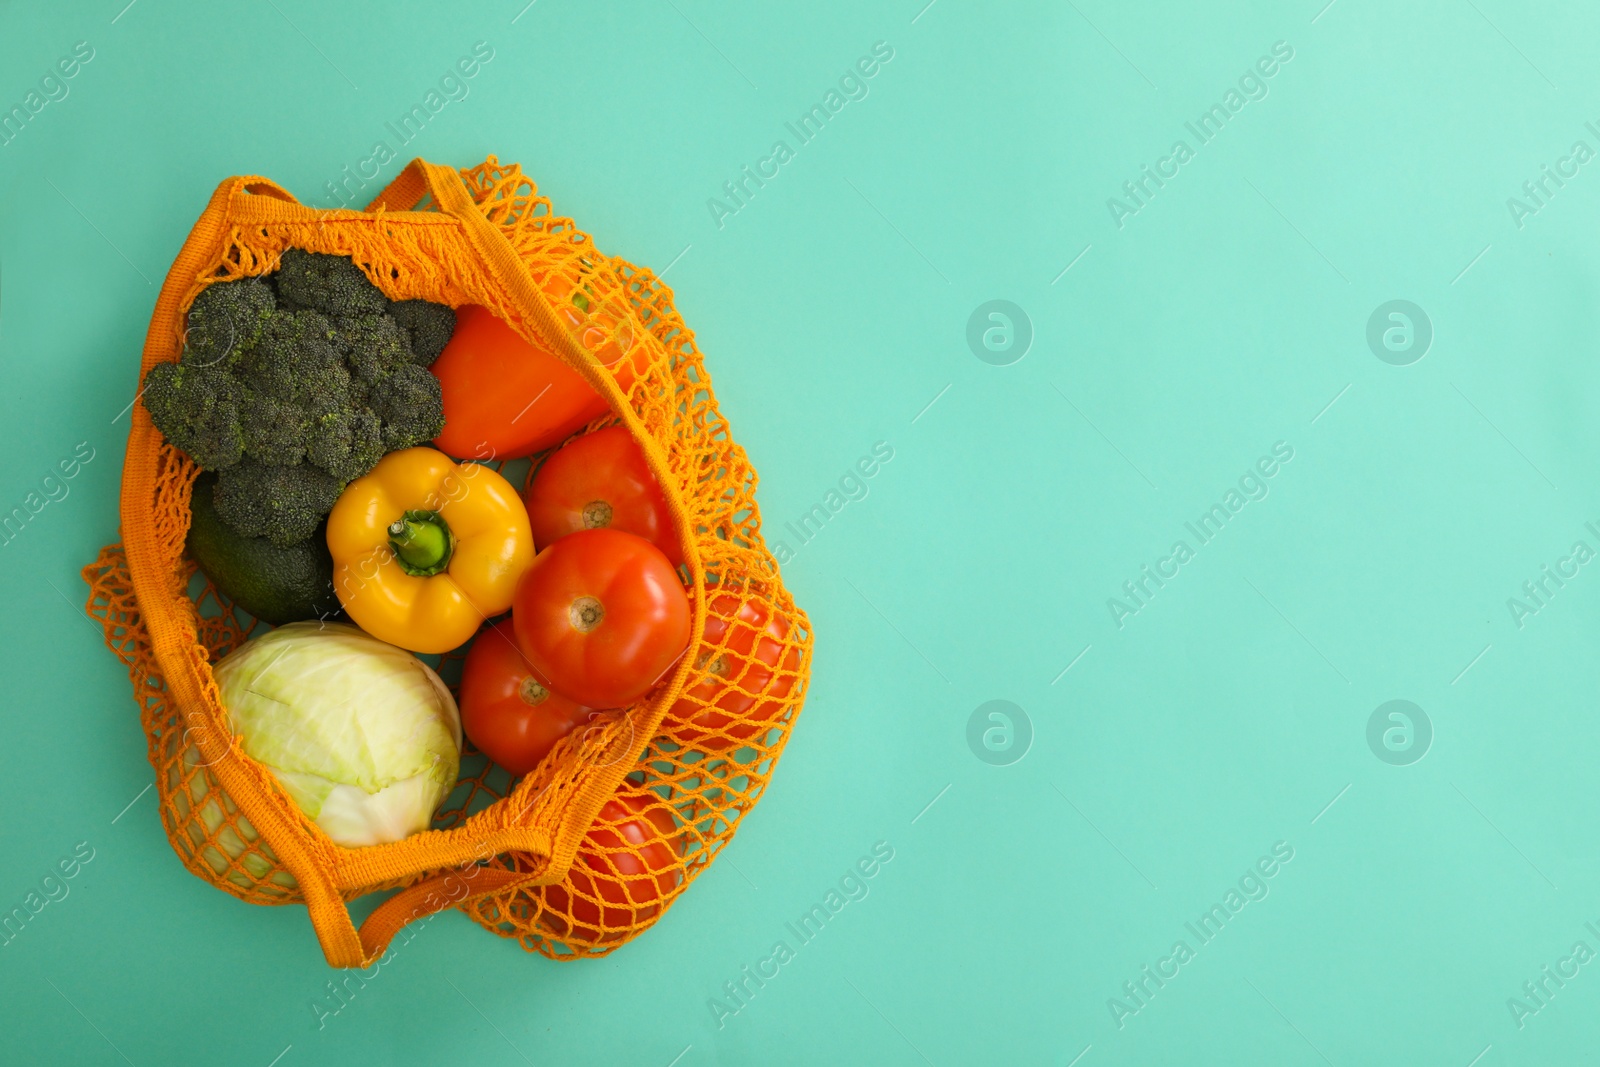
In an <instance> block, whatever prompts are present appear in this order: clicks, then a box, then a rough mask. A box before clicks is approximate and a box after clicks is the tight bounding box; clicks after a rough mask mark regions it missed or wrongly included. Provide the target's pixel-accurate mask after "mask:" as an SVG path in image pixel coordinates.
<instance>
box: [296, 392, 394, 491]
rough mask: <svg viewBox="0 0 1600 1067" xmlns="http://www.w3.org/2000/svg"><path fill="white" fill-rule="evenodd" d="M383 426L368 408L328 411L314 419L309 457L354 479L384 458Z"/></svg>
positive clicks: (335, 474) (343, 478) (335, 473)
mask: <svg viewBox="0 0 1600 1067" xmlns="http://www.w3.org/2000/svg"><path fill="white" fill-rule="evenodd" d="M383 451H384V448H383V426H382V424H381V423H380V422H379V421H378V416H376V415H374V414H373V413H372V412H371V411H370V410H369V409H367V408H344V409H338V410H329V411H326V412H324V413H323V414H321V415H319V416H315V417H313V418H312V420H311V426H310V433H309V438H308V442H307V445H306V459H307V460H308V461H310V462H311V463H315V464H316V465H317V466H319V467H321V468H322V469H323V470H325V471H327V472H328V473H329V474H331V475H332V476H333V477H335V478H337V479H339V480H340V481H341V482H352V481H355V480H356V479H357V478H359V477H361V476H362V475H363V474H365V473H367V472H368V471H369V470H371V469H372V468H373V467H374V466H376V465H377V463H378V460H380V459H382V458H383Z"/></svg>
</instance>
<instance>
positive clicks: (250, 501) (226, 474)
mask: <svg viewBox="0 0 1600 1067" xmlns="http://www.w3.org/2000/svg"><path fill="white" fill-rule="evenodd" d="M343 490H344V483H343V482H341V481H339V480H338V479H337V478H335V477H333V476H332V475H330V474H328V473H327V472H326V471H324V470H322V469H320V468H318V467H313V466H312V465H311V464H309V463H295V464H292V465H287V466H285V465H280V464H263V463H256V462H254V461H252V460H248V459H247V460H244V461H243V462H241V463H238V464H235V465H234V466H232V467H229V468H228V469H227V470H225V471H222V472H220V473H219V474H218V475H217V487H216V490H215V492H214V493H213V494H212V502H213V503H214V504H215V505H216V509H217V514H218V515H220V516H221V517H222V520H223V521H224V522H226V523H227V524H228V525H229V526H232V527H233V528H234V529H235V530H236V531H238V532H239V533H241V534H243V535H244V536H246V537H265V538H268V539H269V540H271V541H272V542H273V543H275V544H279V545H292V544H295V543H296V542H299V541H304V540H305V539H306V538H308V537H310V536H311V535H312V534H313V533H315V532H316V529H317V526H318V525H319V524H320V523H321V522H322V520H323V519H324V518H325V517H326V516H327V514H328V512H330V511H332V510H333V502H334V501H336V500H338V499H339V494H340V493H341V492H342V491H343Z"/></svg>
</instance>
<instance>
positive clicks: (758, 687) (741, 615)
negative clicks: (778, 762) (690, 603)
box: [661, 593, 800, 752]
mask: <svg viewBox="0 0 1600 1067" xmlns="http://www.w3.org/2000/svg"><path fill="white" fill-rule="evenodd" d="M788 633H789V623H788V620H786V619H784V618H783V617H782V616H779V615H775V614H773V612H772V609H771V608H769V607H768V606H767V605H765V604H763V603H761V602H760V601H756V600H744V599H743V598H741V597H738V596H736V595H734V594H732V593H717V594H715V595H714V596H712V597H711V599H710V600H709V601H708V602H707V604H706V626H705V637H704V640H703V643H702V651H701V652H700V653H699V654H698V656H697V657H696V662H695V673H693V674H691V675H690V676H689V682H688V683H687V684H686V685H685V686H684V690H683V695H682V696H680V697H679V698H678V700H677V702H676V703H674V704H673V705H672V707H671V708H669V709H668V710H667V715H666V718H665V719H664V720H663V721H662V724H661V725H662V730H663V731H664V732H665V733H666V734H667V735H668V736H670V737H672V738H673V739H674V740H676V741H680V742H682V743H683V744H685V745H688V746H689V747H691V748H698V749H701V750H703V751H707V752H725V751H728V750H730V749H735V748H739V747H741V746H743V745H747V744H750V743H752V742H754V741H759V740H761V739H762V738H763V737H764V736H765V734H766V732H767V731H768V730H769V729H771V728H772V726H773V724H774V723H775V722H776V721H777V719H778V717H779V716H780V715H781V714H782V712H783V709H784V701H785V699H786V698H787V697H788V696H789V694H790V692H792V691H793V689H794V684H795V678H796V674H795V671H797V670H798V669H799V666H800V649H799V648H798V647H794V646H786V645H785V644H784V638H785V637H786V636H787V635H788Z"/></svg>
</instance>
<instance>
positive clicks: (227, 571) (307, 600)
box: [188, 474, 340, 626]
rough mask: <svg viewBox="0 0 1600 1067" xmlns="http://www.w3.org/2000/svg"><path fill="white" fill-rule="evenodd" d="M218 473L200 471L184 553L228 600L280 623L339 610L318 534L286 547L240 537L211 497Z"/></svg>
mask: <svg viewBox="0 0 1600 1067" xmlns="http://www.w3.org/2000/svg"><path fill="white" fill-rule="evenodd" d="M216 482H217V475H213V474H202V475H201V476H200V478H199V480H198V481H196V482H195V486H194V497H193V499H192V501H191V504H190V520H189V542H188V547H189V555H190V556H191V557H192V558H193V559H194V561H195V562H196V563H197V564H199V565H200V569H201V570H202V571H204V572H205V573H206V577H208V578H210V579H211V584H212V585H214V586H216V587H217V590H218V591H219V592H221V593H222V594H223V595H224V596H226V597H227V598H228V600H229V601H230V602H232V604H233V605H234V606H235V607H237V608H240V609H242V610H244V611H247V612H249V613H250V614H251V615H254V616H255V617H256V618H258V619H260V620H261V621H262V622H266V623H271V624H272V625H273V626H281V625H283V624H284V623H286V622H297V621H299V620H302V619H332V618H334V617H336V616H338V614H339V610H340V608H339V598H338V596H337V595H336V594H335V592H334V588H333V559H332V557H331V556H329V555H328V546H327V542H326V540H325V538H324V537H323V536H322V535H321V534H320V532H319V533H318V534H317V536H313V537H309V538H307V539H305V540H303V541H300V542H299V543H297V544H294V545H289V546H287V547H285V546H281V545H275V544H273V543H272V542H271V541H269V540H267V539H266V538H265V537H241V536H240V535H239V534H237V533H235V532H234V530H233V527H232V526H230V525H229V524H228V523H226V522H224V521H222V517H221V516H220V515H219V514H218V513H217V509H216V506H215V504H214V503H213V499H212V493H213V491H214V490H215V487H216Z"/></svg>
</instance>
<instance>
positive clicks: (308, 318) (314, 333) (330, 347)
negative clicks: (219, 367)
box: [235, 311, 350, 406]
mask: <svg viewBox="0 0 1600 1067" xmlns="http://www.w3.org/2000/svg"><path fill="white" fill-rule="evenodd" d="M335 336H336V333H335V331H334V329H333V326H332V325H331V324H330V323H329V322H328V320H327V319H326V318H324V317H323V316H322V315H320V314H318V313H317V312H315V311H279V312H278V313H277V314H275V315H273V316H272V317H271V319H269V320H268V321H267V323H266V325H265V326H264V327H263V328H262V331H261V337H260V339H259V340H258V341H257V342H256V344H255V346H254V347H253V348H250V349H248V350H246V351H245V352H244V353H243V354H242V355H241V356H240V357H239V362H238V367H237V368H236V370H235V373H236V375H237V376H238V377H240V378H241V379H243V380H244V381H246V382H248V383H249V386H250V389H251V391H252V392H255V393H260V394H264V395H267V396H271V397H275V398H277V399H279V400H283V401H285V402H288V403H293V404H295V405H297V406H305V405H307V404H309V403H310V402H312V401H315V400H326V401H329V402H337V401H339V400H342V399H343V398H344V397H345V396H346V395H347V393H348V392H349V388H350V374H349V372H348V371H347V370H345V366H344V361H343V360H342V359H341V358H340V354H339V349H338V348H336V347H335V346H334V338H335Z"/></svg>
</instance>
